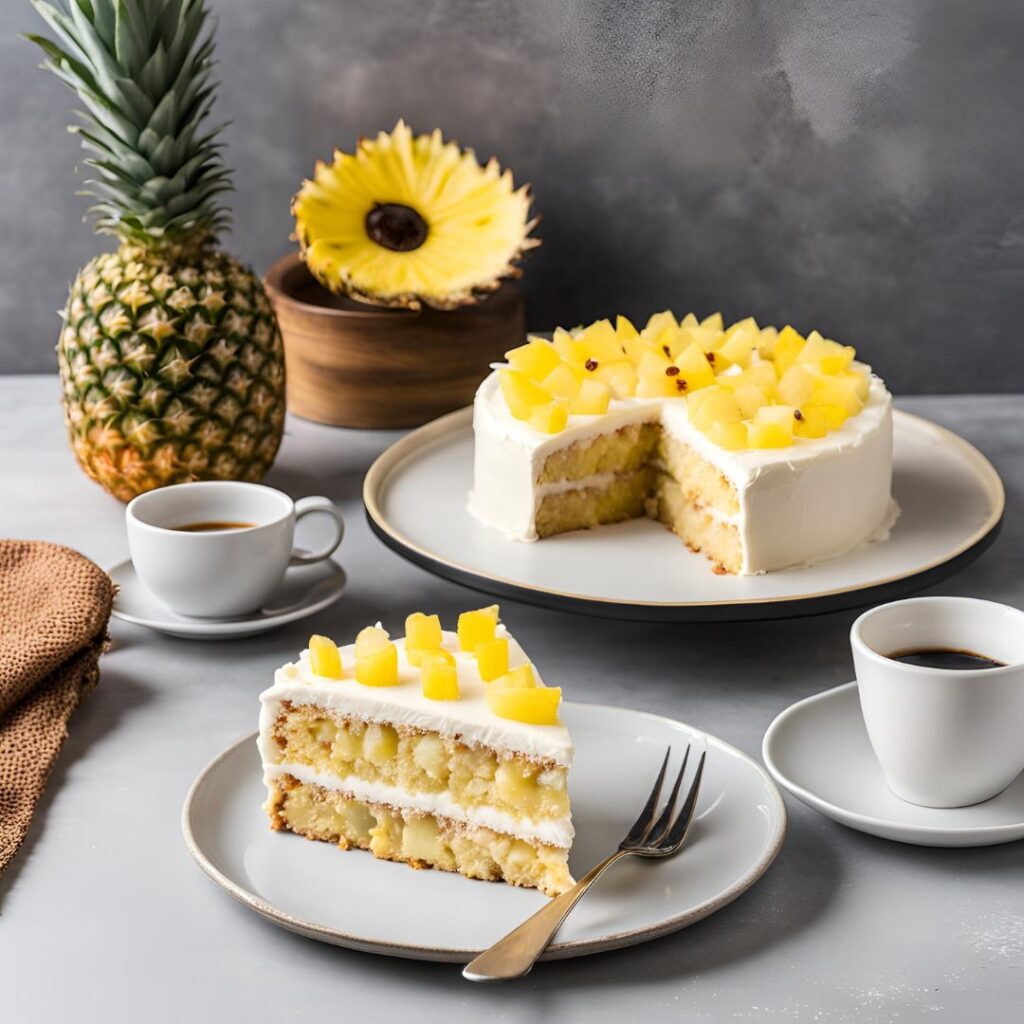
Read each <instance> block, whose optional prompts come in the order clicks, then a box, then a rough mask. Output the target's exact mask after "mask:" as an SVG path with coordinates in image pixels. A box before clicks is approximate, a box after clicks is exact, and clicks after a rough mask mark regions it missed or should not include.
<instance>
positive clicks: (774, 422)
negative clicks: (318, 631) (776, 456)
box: [747, 405, 796, 448]
mask: <svg viewBox="0 0 1024 1024" xmlns="http://www.w3.org/2000/svg"><path fill="white" fill-rule="evenodd" d="M795 412H796V410H795V409H794V408H793V407H792V406H790V405H766V406H763V407H762V408H760V409H758V410H757V415H755V416H754V419H753V420H752V421H751V422H750V424H749V427H748V430H747V440H748V442H749V444H750V447H751V448H788V447H789V446H790V445H791V444H792V443H793V425H794V423H795V422H796V418H795V416H794V415H793V414H794V413H795Z"/></svg>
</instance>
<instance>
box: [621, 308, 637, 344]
mask: <svg viewBox="0 0 1024 1024" xmlns="http://www.w3.org/2000/svg"><path fill="white" fill-rule="evenodd" d="M615 337H617V338H618V339H619V342H620V343H621V342H623V341H628V340H629V339H630V338H639V337H640V332H639V331H638V330H637V329H636V328H635V327H634V326H633V321H632V320H630V319H629V317H625V316H623V315H622V314H621V313H620V314H619V315H618V316H617V317H616V318H615Z"/></svg>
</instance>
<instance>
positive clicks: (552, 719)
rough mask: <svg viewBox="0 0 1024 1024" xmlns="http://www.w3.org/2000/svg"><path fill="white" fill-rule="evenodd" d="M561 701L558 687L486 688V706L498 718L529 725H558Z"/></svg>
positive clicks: (492, 686) (493, 685) (495, 686)
mask: <svg viewBox="0 0 1024 1024" xmlns="http://www.w3.org/2000/svg"><path fill="white" fill-rule="evenodd" d="M561 701H562V691H561V689H560V688H559V687H557V686H553V687H547V686H541V687H535V688H534V689H519V688H508V687H502V686H498V685H497V684H496V683H494V684H492V685H490V686H488V687H487V706H488V708H490V710H491V713H492V714H494V715H497V716H498V717H499V718H508V719H510V720H511V721H514V722H526V723H528V724H530V725H558V724H559V721H558V705H559V704H560V703H561Z"/></svg>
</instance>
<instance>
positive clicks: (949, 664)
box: [889, 647, 1006, 672]
mask: <svg viewBox="0 0 1024 1024" xmlns="http://www.w3.org/2000/svg"><path fill="white" fill-rule="evenodd" d="M889 657H890V658H892V660H893V661H902V662H903V664H904V665H919V666H920V667H921V668H950V669H958V670H960V671H968V672H969V671H971V670H973V669H979V668H1002V667H1003V666H1004V665H1005V664H1006V663H1005V662H1002V661H996V660H995V658H986V657H985V655H984V654H975V653H974V651H957V650H954V649H953V648H952V647H926V648H923V649H922V650H919V651H897V652H896V654H890V655H889Z"/></svg>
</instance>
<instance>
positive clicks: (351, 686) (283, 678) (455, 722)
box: [257, 625, 573, 847]
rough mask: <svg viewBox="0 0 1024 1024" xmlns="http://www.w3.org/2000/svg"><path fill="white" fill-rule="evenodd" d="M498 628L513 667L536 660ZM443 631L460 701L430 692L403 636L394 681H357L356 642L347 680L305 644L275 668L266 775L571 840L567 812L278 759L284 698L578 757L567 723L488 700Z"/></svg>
mask: <svg viewBox="0 0 1024 1024" xmlns="http://www.w3.org/2000/svg"><path fill="white" fill-rule="evenodd" d="M496 635H497V636H498V637H505V638H507V639H508V647H509V667H510V668H516V667H518V666H520V665H525V664H527V663H528V662H529V658H527V656H526V654H525V652H524V651H523V649H522V647H520V645H519V644H518V643H517V642H516V640H515V639H514V638H513V637H512V636H510V635H509V633H508V631H507V630H506V629H505V627H504V626H502V625H499V626H498V628H497V632H496ZM442 636H443V639H442V647H443V648H444V649H445V650H447V651H450V652H451V653H452V655H453V656H454V657H455V667H456V672H457V674H458V679H459V693H460V698H459V699H458V700H447V701H437V700H430V699H428V698H427V697H424V696H423V687H422V682H421V677H420V670H419V668H417V667H416V666H414V665H410V664H409V659H408V658H407V657H406V653H405V640H404V639H398V640H396V641H395V646H396V647H397V649H398V683H397V685H395V686H380V687H375V686H364V685H363V684H362V683H357V682H356V680H355V645H354V644H350V645H348V646H347V647H342V648H341V661H342V678H341V679H328V678H326V677H324V676H318V675H316V674H315V673H314V672H313V670H312V667H311V665H310V660H309V651H303V652H302V654H301V655H300V657H299V660H298V661H297V662H289V663H287V664H285V665H283V666H282V667H281V668H279V669H278V670H277V671H276V672H275V673H274V685H273V686H271V687H270V688H269V689H267V690H264V691H263V693H261V694H260V705H261V707H260V732H259V739H258V740H257V743H258V746H259V751H260V757H261V759H262V762H263V774H264V780H265V781H266V782H267V783H268V785H269V784H270V783H271V782H272V781H273V780H274V779H275V778H276V777H277V776H278V775H282V774H285V773H287V774H290V775H294V776H295V777H296V778H297V779H299V780H300V781H306V782H312V783H315V784H316V785H320V786H325V787H328V788H332V789H338V790H343V791H345V792H349V793H351V794H352V796H354V797H355V798H356V799H359V800H368V801H371V802H374V801H375V802H378V803H387V804H391V805H393V806H396V807H406V808H411V809H413V810H419V811H423V812H425V813H431V814H441V815H444V816H445V817H448V818H452V819H454V820H456V821H463V822H466V823H468V824H476V825H484V826H486V827H488V828H491V829H494V830H495V831H497V832H504V833H507V834H509V835H515V836H520V837H522V838H535V839H537V840H539V841H540V842H543V843H550V844H552V845H556V846H565V847H568V846H569V845H570V843H571V841H572V834H573V833H572V824H571V821H570V818H569V816H568V815H566V816H565V817H564V818H558V819H552V820H548V821H533V820H531V819H528V818H521V819H517V818H514V817H513V816H512V815H509V814H503V813H501V812H499V811H496V810H494V809H492V808H468V807H462V806H460V805H459V804H456V803H455V801H453V800H452V799H451V797H450V795H449V794H447V793H439V794H422V793H412V792H409V791H406V790H402V789H398V788H396V787H393V786H386V785H383V784H380V783H368V782H365V781H362V780H359V779H355V778H347V779H343V778H339V777H338V776H336V775H325V774H322V773H319V772H315V771H313V770H312V769H310V768H308V767H305V766H303V765H297V764H285V763H281V762H279V761H278V750H277V747H276V744H275V743H274V742H273V740H272V735H273V729H274V723H275V722H276V721H277V718H278V715H279V714H280V711H281V705H282V704H283V703H285V702H286V701H287V702H290V703H292V704H305V705H313V706H316V707H319V708H324V709H325V710H328V711H333V712H337V713H338V714H341V715H349V716H352V717H354V718H359V719H361V720H363V721H367V722H380V723H387V724H389V725H405V726H410V727H412V728H416V729H422V730H425V731H428V732H437V733H440V734H441V735H443V736H450V737H452V738H454V739H459V740H461V741H462V742H463V743H466V744H469V745H479V746H483V747H488V748H490V749H493V750H499V751H502V750H507V751H511V752H514V753H517V754H525V755H526V756H528V757H531V758H536V759H538V760H541V761H545V762H553V763H555V764H558V765H562V766H564V767H568V766H569V765H571V764H572V756H573V746H572V740H571V739H570V738H569V732H568V730H567V729H566V728H565V726H563V725H529V724H527V723H525V722H515V721H512V720H510V719H506V718H499V717H498V716H497V715H495V714H494V713H493V712H492V711H491V710H490V709H489V708H488V707H487V701H486V697H485V693H486V686H487V684H486V683H485V682H484V681H483V679H481V677H480V673H479V671H478V669H477V664H476V658H475V656H474V655H472V654H468V653H466V652H464V651H461V650H459V643H458V637H457V636H456V634H455V633H450V632H445V633H443V634H442ZM534 675H535V676H536V678H537V681H538V683H543V680H542V679H541V676H540V673H539V672H537V669H536V666H534Z"/></svg>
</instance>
